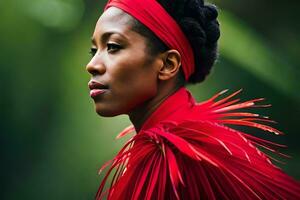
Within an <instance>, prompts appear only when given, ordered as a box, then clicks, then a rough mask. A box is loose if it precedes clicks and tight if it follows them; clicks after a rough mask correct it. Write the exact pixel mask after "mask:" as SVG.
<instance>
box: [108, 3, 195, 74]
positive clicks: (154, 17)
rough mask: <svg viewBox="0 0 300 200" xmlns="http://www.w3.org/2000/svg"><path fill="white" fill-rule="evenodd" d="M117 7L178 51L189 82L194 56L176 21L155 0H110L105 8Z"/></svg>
mask: <svg viewBox="0 0 300 200" xmlns="http://www.w3.org/2000/svg"><path fill="white" fill-rule="evenodd" d="M112 6H113V7H117V8H120V9H122V10H123V11H125V12H127V13H128V14H130V15H131V16H133V17H134V18H136V19H137V20H138V21H140V22H141V23H143V24H144V25H145V26H146V27H148V28H149V29H150V30H151V31H152V32H153V33H154V34H155V35H156V36H157V37H158V38H160V39H161V40H162V41H163V42H164V43H165V44H166V45H167V46H168V47H169V48H171V49H176V50H177V51H178V52H179V53H180V55H181V58H182V69H183V72H184V75H185V79H186V80H188V78H189V77H190V75H191V74H192V73H193V72H194V54H193V50H192V47H191V46H190V44H189V42H188V40H187V38H186V36H185V35H184V33H183V32H182V30H181V29H180V27H179V25H178V24H177V23H176V21H175V20H174V19H173V18H172V17H171V16H170V15H169V14H168V13H167V12H166V11H165V10H164V8H163V7H162V6H161V5H160V4H159V3H157V2H156V1H155V0H110V1H108V3H107V5H106V6H105V10H106V9H108V8H109V7H112Z"/></svg>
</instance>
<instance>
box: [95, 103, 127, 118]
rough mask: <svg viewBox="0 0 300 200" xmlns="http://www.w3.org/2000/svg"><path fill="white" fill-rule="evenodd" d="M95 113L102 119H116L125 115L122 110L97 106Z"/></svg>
mask: <svg viewBox="0 0 300 200" xmlns="http://www.w3.org/2000/svg"><path fill="white" fill-rule="evenodd" d="M95 111H96V113H97V114H98V115H100V116H102V117H115V116H118V115H122V114H124V113H123V112H121V111H120V110H117V109H108V108H103V107H100V106H97V105H95Z"/></svg>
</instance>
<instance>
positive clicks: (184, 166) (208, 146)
mask: <svg viewBox="0 0 300 200" xmlns="http://www.w3.org/2000/svg"><path fill="white" fill-rule="evenodd" d="M223 93H224V92H221V93H219V94H217V95H215V96H214V97H212V98H211V99H209V100H207V101H205V102H202V103H200V104H199V103H197V102H195V100H194V99H193V97H192V96H191V94H190V93H189V92H188V91H187V90H186V89H185V88H181V89H180V90H178V91H177V92H176V93H174V94H173V95H172V96H170V97H169V98H168V99H167V100H165V101H164V102H163V103H162V104H161V105H160V106H159V108H158V109H157V110H156V111H155V112H154V113H153V114H152V115H151V116H150V117H149V118H148V120H147V121H146V122H145V123H144V125H143V127H142V129H141V130H140V132H139V133H138V134H136V135H134V136H133V137H132V138H131V139H129V141H128V142H127V143H126V144H125V146H124V147H123V148H122V149H121V151H120V152H119V153H118V154H117V156H116V157H115V158H114V159H113V160H111V161H109V162H107V163H106V164H105V165H104V166H103V167H102V168H101V170H100V171H102V170H103V169H104V168H106V167H107V166H109V165H110V168H109V170H108V172H107V173H106V175H105V177H104V179H103V181H102V183H101V185H100V187H99V190H98V193H97V196H96V199H102V198H103V197H104V196H106V197H107V199H113V200H121V199H155V200H164V199H168V200H170V199H191V200H194V199H207V200H213V199H222V200H223V199H225V200H226V199H228V200H235V199H242V200H244V199H245V200H247V199H249V200H253V199H267V200H269V199H276V200H278V199H288V200H297V199H300V185H299V183H298V182H296V181H295V180H293V179H292V178H291V177H289V176H288V175H286V174H285V173H284V172H283V171H282V170H281V169H279V168H278V167H276V166H275V165H274V164H273V163H272V162H271V159H272V157H271V156H269V155H267V154H265V153H263V152H262V151H260V150H259V149H258V148H257V147H261V148H263V149H265V150H268V151H270V152H273V153H276V154H278V155H281V156H285V155H284V154H281V153H280V152H278V149H279V148H280V147H283V145H279V144H275V143H272V142H269V141H266V140H263V139H260V138H257V137H254V136H251V135H249V134H246V133H243V132H241V131H237V130H235V129H233V128H229V127H228V126H226V125H228V124H230V125H243V126H249V127H254V128H258V129H262V130H264V131H267V132H270V133H275V134H282V133H281V132H280V131H278V130H276V129H274V128H272V127H271V126H269V125H267V124H266V123H272V122H273V121H271V120H269V119H267V118H265V117H261V116H259V115H258V114H253V113H249V112H242V111H240V109H243V108H251V107H265V106H267V105H256V103H257V102H259V101H262V99H254V100H250V101H245V102H239V100H238V99H233V97H234V96H235V95H237V93H239V91H238V92H235V93H233V94H232V95H229V96H227V97H225V98H223V99H221V100H218V101H217V100H216V99H217V98H218V97H219V96H220V95H221V94H223ZM132 131H134V129H133V127H129V128H127V129H125V130H124V131H123V132H122V133H120V135H119V136H118V137H122V136H124V135H126V134H128V133H130V132H132ZM112 170H116V171H114V176H113V179H112V182H111V185H110V186H109V188H108V190H106V192H103V189H104V186H105V184H106V182H107V178H108V176H109V175H110V173H111V172H112Z"/></svg>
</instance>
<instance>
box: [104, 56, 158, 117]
mask: <svg viewBox="0 0 300 200" xmlns="http://www.w3.org/2000/svg"><path fill="white" fill-rule="evenodd" d="M120 66H122V67H123V68H122V69H120V70H116V71H115V72H112V73H111V74H110V75H111V77H112V80H113V82H112V95H113V96H112V98H113V99H112V102H114V103H113V104H114V108H115V109H116V110H119V111H120V112H122V113H121V114H126V113H128V112H129V111H130V110H131V109H133V108H134V107H136V106H138V105H140V104H142V103H143V102H145V101H147V100H149V99H151V98H153V97H154V96H155V95H156V92H157V76H156V74H155V71H154V70H153V67H152V65H145V63H144V62H127V64H126V65H120Z"/></svg>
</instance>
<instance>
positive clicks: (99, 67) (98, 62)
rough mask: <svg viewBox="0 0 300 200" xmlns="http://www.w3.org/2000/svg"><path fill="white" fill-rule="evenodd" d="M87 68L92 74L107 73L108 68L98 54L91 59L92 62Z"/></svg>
mask: <svg viewBox="0 0 300 200" xmlns="http://www.w3.org/2000/svg"><path fill="white" fill-rule="evenodd" d="M86 70H87V71H88V72H89V73H90V74H91V75H94V76H95V75H102V74H104V73H105V71H106V68H105V65H104V63H103V61H102V59H101V58H100V56H98V55H97V54H96V55H95V56H94V57H93V58H92V59H91V60H90V62H89V63H88V64H87V65H86Z"/></svg>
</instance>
